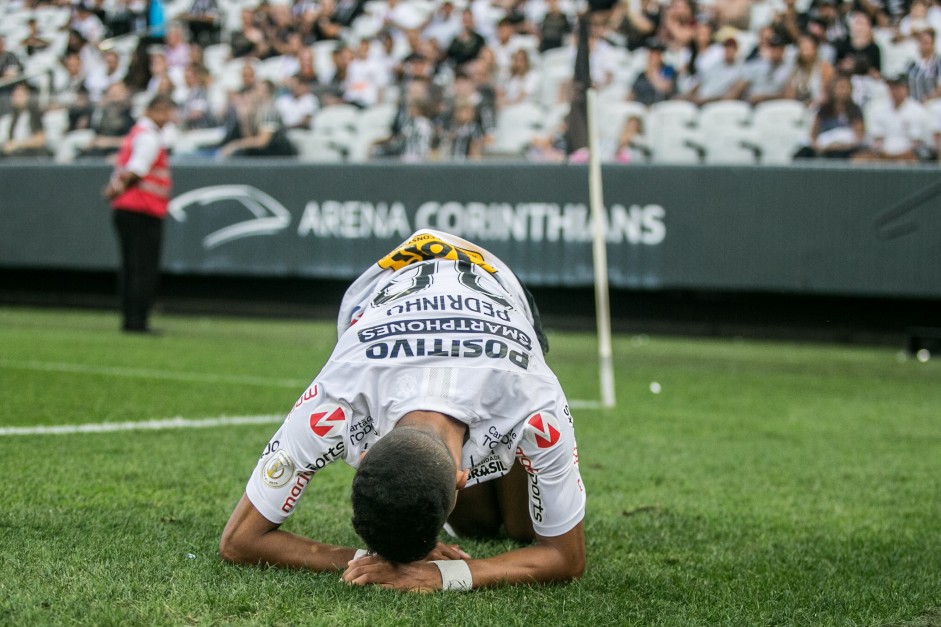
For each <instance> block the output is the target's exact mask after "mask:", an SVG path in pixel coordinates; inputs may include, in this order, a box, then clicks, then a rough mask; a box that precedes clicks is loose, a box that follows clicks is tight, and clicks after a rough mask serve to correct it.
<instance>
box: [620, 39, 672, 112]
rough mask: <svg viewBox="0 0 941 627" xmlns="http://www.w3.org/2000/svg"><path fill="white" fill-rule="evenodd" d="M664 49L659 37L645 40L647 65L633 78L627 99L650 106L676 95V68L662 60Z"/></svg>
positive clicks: (664, 46) (664, 45)
mask: <svg viewBox="0 0 941 627" xmlns="http://www.w3.org/2000/svg"><path fill="white" fill-rule="evenodd" d="M665 50H666V44H665V43H664V42H662V41H661V40H659V39H651V40H650V41H648V42H647V51H648V52H647V67H646V68H645V69H644V71H643V73H641V74H640V75H639V76H638V77H637V78H636V79H635V80H634V84H633V85H632V86H631V92H630V94H629V95H628V100H633V101H635V102H639V103H641V104H644V105H647V106H650V105H652V104H654V103H656V102H663V101H664V100H669V99H670V98H672V97H673V96H675V95H676V70H674V69H673V67H672V66H670V65H666V64H665V63H664V62H663V53H664V51H665Z"/></svg>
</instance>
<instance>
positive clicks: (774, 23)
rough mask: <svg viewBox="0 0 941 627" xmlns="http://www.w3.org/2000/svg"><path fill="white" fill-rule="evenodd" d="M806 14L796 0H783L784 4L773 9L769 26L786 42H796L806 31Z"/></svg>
mask: <svg viewBox="0 0 941 627" xmlns="http://www.w3.org/2000/svg"><path fill="white" fill-rule="evenodd" d="M807 21H808V16H807V14H806V13H802V12H801V11H800V9H799V8H798V6H797V0H784V6H783V7H782V8H781V9H779V10H777V11H775V13H774V17H773V18H772V20H771V28H772V29H774V32H776V33H777V34H778V35H781V37H783V38H784V40H785V41H786V42H788V44H796V43H797V42H798V40H799V39H800V38H801V35H802V34H803V33H804V32H806V29H807Z"/></svg>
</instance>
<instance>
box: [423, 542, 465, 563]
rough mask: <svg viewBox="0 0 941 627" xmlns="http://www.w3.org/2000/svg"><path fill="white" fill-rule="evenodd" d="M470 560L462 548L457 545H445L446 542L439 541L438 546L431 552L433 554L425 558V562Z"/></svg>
mask: <svg viewBox="0 0 941 627" xmlns="http://www.w3.org/2000/svg"><path fill="white" fill-rule="evenodd" d="M470 558H471V556H470V555H468V554H467V553H465V552H464V551H462V550H461V547H460V546H458V545H457V544H445V543H444V542H441V541H438V544H437V545H435V548H433V549H432V550H431V553H429V554H428V555H427V556H425V561H426V562H430V561H432V560H469V559H470Z"/></svg>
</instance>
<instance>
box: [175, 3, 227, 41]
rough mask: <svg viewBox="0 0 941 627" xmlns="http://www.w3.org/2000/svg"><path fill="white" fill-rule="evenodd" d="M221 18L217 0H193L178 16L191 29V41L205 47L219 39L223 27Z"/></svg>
mask: <svg viewBox="0 0 941 627" xmlns="http://www.w3.org/2000/svg"><path fill="white" fill-rule="evenodd" d="M219 18H220V15H219V5H218V3H217V2H216V0H193V4H192V5H190V8H189V10H188V11H186V12H185V13H181V14H180V15H178V16H177V17H176V19H178V20H179V21H181V22H183V23H184V24H185V25H186V27H187V28H188V29H189V33H190V41H191V42H194V43H197V44H199V45H200V46H202V47H204V48H205V47H206V46H211V45H212V44H214V43H217V42H218V41H219V33H220V30H221V28H222V26H221V24H220V19H219Z"/></svg>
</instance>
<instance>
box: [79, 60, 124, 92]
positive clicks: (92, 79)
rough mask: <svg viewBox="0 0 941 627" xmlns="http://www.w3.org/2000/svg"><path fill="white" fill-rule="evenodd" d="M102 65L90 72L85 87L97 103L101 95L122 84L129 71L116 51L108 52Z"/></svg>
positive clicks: (91, 69) (90, 69) (94, 67)
mask: <svg viewBox="0 0 941 627" xmlns="http://www.w3.org/2000/svg"><path fill="white" fill-rule="evenodd" d="M101 60H102V62H103V63H102V64H101V65H98V66H93V67H91V68H89V70H88V76H87V77H86V78H85V86H86V87H87V88H88V93H89V94H91V98H92V101H93V102H97V101H98V99H99V98H101V95H102V94H103V93H104V92H105V91H106V90H107V89H108V87H110V86H111V85H114V84H115V83H122V82H123V81H124V77H125V76H126V74H127V70H126V69H125V68H124V66H123V64H122V63H121V57H120V56H118V53H117V52H115V51H114V50H108V51H106V52H105V53H104V54H103V55H102V56H101Z"/></svg>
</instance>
